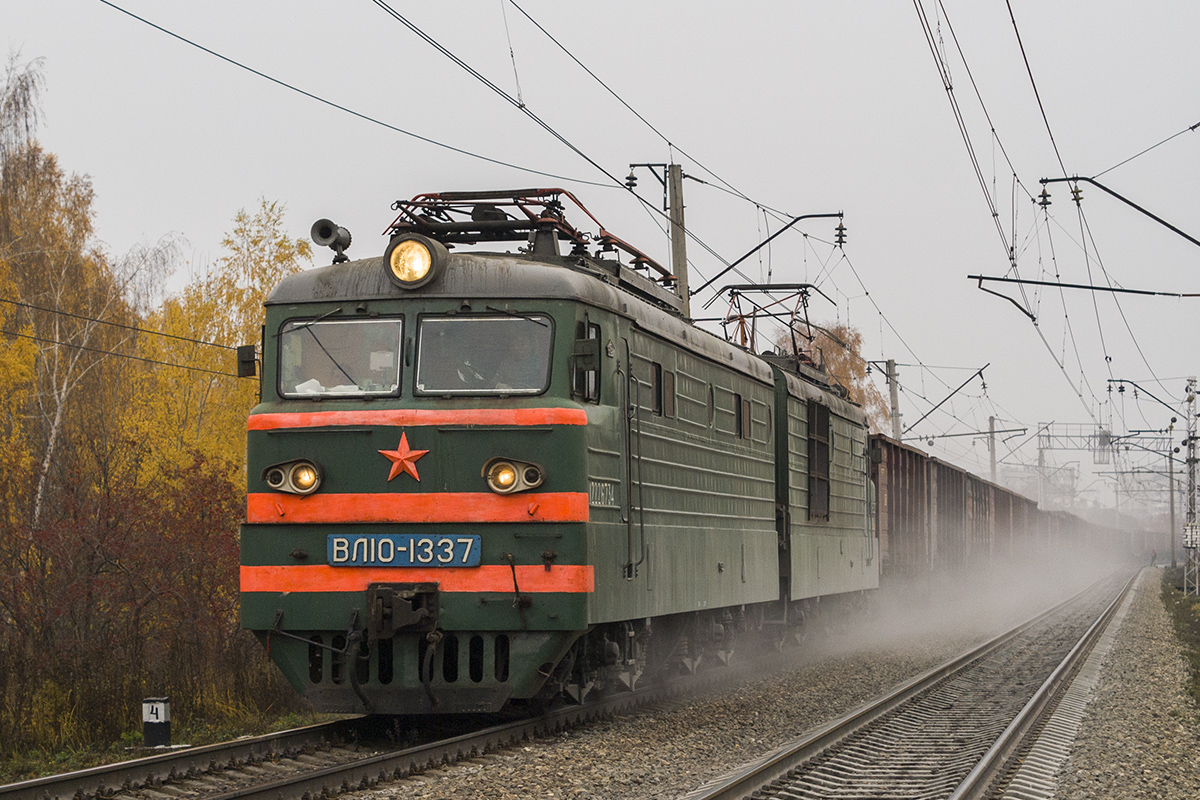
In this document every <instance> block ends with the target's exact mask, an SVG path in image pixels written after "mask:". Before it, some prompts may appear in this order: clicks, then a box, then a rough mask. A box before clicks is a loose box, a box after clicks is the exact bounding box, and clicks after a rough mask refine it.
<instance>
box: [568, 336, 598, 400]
mask: <svg viewBox="0 0 1200 800" xmlns="http://www.w3.org/2000/svg"><path fill="white" fill-rule="evenodd" d="M571 394H572V395H573V396H575V397H580V398H582V399H584V400H586V401H587V402H589V403H598V402H600V326H599V325H597V324H596V323H594V322H589V323H588V324H587V329H586V331H585V330H584V324H583V323H582V322H580V323H579V324H578V325H577V326H576V331H575V351H574V353H573V354H572V357H571Z"/></svg>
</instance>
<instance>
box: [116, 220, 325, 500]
mask: <svg viewBox="0 0 1200 800" xmlns="http://www.w3.org/2000/svg"><path fill="white" fill-rule="evenodd" d="M283 211H284V208H283V206H282V205H281V204H279V203H268V202H267V201H265V200H264V201H262V203H261V204H260V206H259V209H258V211H257V213H255V214H254V215H253V216H251V215H249V214H248V213H247V212H246V211H244V210H243V211H239V212H238V214H237V216H236V217H235V218H234V228H233V231H232V232H231V233H230V234H229V236H227V237H226V239H225V241H224V242H223V246H224V247H225V250H226V253H225V254H224V255H222V256H221V258H220V259H219V260H218V261H217V265H216V266H217V268H216V269H215V270H214V272H213V274H212V275H210V276H208V277H207V278H205V279H202V280H198V281H196V282H194V283H192V284H191V285H190V286H188V287H187V288H186V289H185V290H184V291H183V293H182V294H180V295H179V296H178V297H174V298H171V299H170V300H168V301H167V302H165V303H163V305H162V306H161V308H160V309H159V310H158V311H157V312H155V313H154V314H153V315H151V316H150V318H149V319H147V320H146V324H145V327H146V328H147V329H149V330H154V331H158V332H161V333H164V334H169V335H170V336H171V337H178V338H169V337H167V336H154V335H146V336H143V337H141V342H140V351H139V355H141V356H142V357H143V358H146V359H150V360H152V361H160V362H166V363H169V364H181V365H186V366H188V367H190V368H191V369H179V368H172V367H162V366H153V367H151V368H149V369H146V370H144V371H143V374H142V375H141V376H140V383H139V392H138V395H139V396H140V397H141V398H143V399H144V402H141V403H139V405H138V408H137V409H136V411H135V412H134V414H133V415H132V416H131V419H130V426H131V434H132V435H134V436H136V437H138V438H139V439H141V440H142V441H144V442H146V443H147V444H148V446H149V451H150V452H149V453H148V454H147V458H146V461H145V463H144V465H143V474H144V475H145V476H146V477H147V479H153V480H165V481H168V482H171V481H172V476H173V475H175V474H177V473H178V469H179V466H180V465H181V464H186V463H190V458H189V457H188V455H187V454H188V453H189V452H191V451H196V452H199V453H200V454H201V455H203V456H204V457H205V458H206V459H208V460H210V461H213V462H215V463H224V464H228V465H231V466H234V467H236V468H238V469H240V468H241V467H242V462H243V455H244V441H245V431H246V417H247V415H248V414H249V411H250V409H251V408H253V407H254V405H255V403H256V402H257V401H258V383H257V381H255V380H252V379H246V378H243V379H238V378H236V377H233V376H234V375H235V374H236V357H235V353H234V351H233V349H232V348H234V347H237V346H238V345H243V344H255V343H257V342H258V341H259V338H260V331H261V328H262V323H263V311H262V304H263V301H264V300H265V299H266V296H267V294H268V293H269V292H270V290H271V289H272V288H273V287H274V286H275V284H277V283H278V282H279V281H280V280H281V279H282V278H283V277H285V276H286V275H290V274H292V273H294V272H298V271H299V270H300V269H301V267H302V262H303V261H306V260H307V259H308V258H309V257H310V255H311V249H310V246H309V244H308V242H306V241H303V240H298V239H295V240H294V239H290V238H289V237H288V236H287V234H286V232H285V231H284V228H283ZM198 342H210V343H212V344H213V345H220V347H214V346H211V345H205V344H199V343H198ZM203 370H207V371H203Z"/></svg>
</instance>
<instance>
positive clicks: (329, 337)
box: [279, 319, 404, 398]
mask: <svg viewBox="0 0 1200 800" xmlns="http://www.w3.org/2000/svg"><path fill="white" fill-rule="evenodd" d="M403 333H404V321H403V320H401V319H354V320H320V319H318V320H290V321H288V322H286V323H284V325H283V328H282V329H280V331H279V394H280V395H281V396H283V397H301V398H313V397H322V396H325V397H329V396H337V397H366V396H387V395H396V394H398V393H399V391H400V343H401V341H402V336H403Z"/></svg>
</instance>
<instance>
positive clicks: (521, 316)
mask: <svg viewBox="0 0 1200 800" xmlns="http://www.w3.org/2000/svg"><path fill="white" fill-rule="evenodd" d="M484 308H485V309H486V310H488V311H495V312H496V313H497V314H505V315H507V316H510V317H517V318H519V319H527V320H529V321H530V322H536V323H537V324H538V325H541V326H542V327H543V328H549V327H550V323H549V322H546V321H545V320H540V319H538V318H537V317H535V316H533V315H532V314H522V313H521V312H520V311H509V310H508V309H505V308H495V307H493V306H484Z"/></svg>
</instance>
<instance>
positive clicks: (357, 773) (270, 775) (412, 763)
mask: <svg viewBox="0 0 1200 800" xmlns="http://www.w3.org/2000/svg"><path fill="white" fill-rule="evenodd" d="M1101 591H1103V589H1102V588H1100V587H1093V589H1091V590H1089V592H1091V594H1092V595H1096V594H1098V593H1100V592H1101ZM1112 591H1115V590H1110V591H1109V594H1110V595H1111V594H1112ZM1085 594H1086V593H1085ZM1096 602H1098V601H1096V600H1094V599H1093V600H1092V601H1091V605H1095V604H1096ZM1116 605H1117V603H1116V602H1114V603H1113V604H1112V606H1111V607H1110V612H1111V610H1112V609H1113V608H1116ZM1081 606H1088V601H1087V600H1086V599H1084V598H1082V597H1077V598H1075V599H1074V600H1072V601H1068V602H1067V603H1066V604H1063V605H1062V606H1059V607H1058V608H1057V609H1054V610H1052V611H1050V612H1047V613H1046V614H1044V615H1042V616H1040V617H1037V618H1035V619H1034V620H1031V621H1029V622H1027V623H1025V625H1023V626H1021V627H1020V628H1018V629H1014V630H1013V631H1010V632H1008V633H1006V634H1004V635H1002V636H1000V637H997V638H996V639H993V640H991V641H990V642H987V643H985V644H984V645H982V646H980V647H979V648H976V649H975V650H973V651H971V652H970V653H968V654H965V655H964V656H962V657H960V658H958V659H956V660H954V661H953V662H951V663H949V664H947V665H944V666H943V667H940V668H938V669H936V670H933V671H931V672H929V673H926V674H925V675H923V676H920V677H919V678H916V679H914V680H913V681H911V682H910V683H908V684H906V685H904V686H902V687H900V688H899V689H897V690H896V691H894V692H892V693H891V694H889V695H888V696H887V697H886V698H884V699H883V700H881V701H880V702H878V703H876V704H874V705H872V706H869V707H865V708H863V709H861V710H859V711H857V712H855V713H853V714H851V715H850V716H848V717H846V718H844V719H843V720H839V721H838V722H835V723H832V724H830V725H829V726H827V727H825V728H822V729H820V730H819V731H818V732H817V733H816V734H815V735H813V736H811V737H808V738H807V739H806V740H805V741H803V742H800V743H798V744H797V746H795V747H789V748H785V749H783V750H780V751H778V752H777V753H775V754H774V755H773V756H772V757H769V758H767V759H764V760H763V761H762V762H760V763H758V764H756V765H754V766H753V767H752V768H748V769H746V770H743V771H742V772H739V773H738V774H737V775H734V776H731V777H730V778H728V779H726V780H723V781H721V782H719V783H716V784H713V785H710V786H708V787H705V788H704V789H702V790H700V791H699V792H697V793H693V794H692V795H689V796H688V797H689V800H699V798H704V799H705V800H709V799H710V798H734V797H745V796H749V795H750V793H751V792H753V791H756V790H758V791H763V792H764V793H763V794H761V795H755V796H756V797H759V796H761V797H771V796H791V797H825V796H864V791H858V792H856V793H853V794H851V795H839V794H837V793H836V792H834V791H832V787H835V786H837V785H842V786H856V785H859V784H858V781H860V780H863V781H867V784H865V785H868V786H874V787H875V788H876V790H883V789H885V788H886V789H887V791H886V794H887V796H895V797H902V796H908V795H907V794H906V793H905V792H906V791H907V790H903V791H902V790H900V789H898V787H901V786H902V784H903V786H913V787H915V786H918V785H923V784H922V780H925V782H926V783H928V782H929V780H930V779H931V780H932V782H933V783H934V784H935V785H936V786H940V787H943V788H945V791H941V792H937V793H934V794H932V795H926V794H924V793H921V794H922V796H943V797H947V796H950V795H951V792H952V791H953V790H954V789H955V788H956V783H961V782H962V778H963V777H964V776H965V775H966V774H967V773H968V772H971V770H972V766H973V765H974V764H975V763H976V762H977V761H979V756H978V755H976V751H979V752H980V754H981V753H982V751H986V750H987V749H988V747H989V746H990V743H991V742H992V741H993V740H995V739H996V738H997V736H998V735H999V734H1000V732H1001V731H1002V730H1003V728H1004V727H1005V724H1007V723H1006V722H999V723H998V722H996V718H995V714H996V713H997V711H998V709H986V708H985V709H984V710H982V711H975V712H971V713H966V709H967V707H968V699H969V698H972V697H973V698H975V701H974V702H976V704H977V705H978V703H979V702H980V701H982V703H983V705H984V706H986V705H987V704H988V702H989V698H990V699H991V701H995V700H996V699H997V698H998V697H1003V698H1004V699H1005V700H1006V703H1005V704H1007V705H1011V703H1009V702H1007V700H1008V698H1009V696H1017V695H1020V694H1024V695H1032V694H1033V693H1034V692H1035V690H1038V683H1040V682H1041V681H1042V677H1036V678H1035V673H1036V672H1037V670H1038V669H1041V670H1042V671H1043V672H1049V671H1051V670H1054V669H1055V667H1054V665H1053V664H1051V665H1049V667H1048V668H1047V667H1046V665H1044V664H1043V665H1042V666H1041V667H1034V666H1024V667H1022V666H1020V665H1019V663H1018V662H1020V658H1018V657H1017V655H1018V654H1019V653H1020V651H1021V650H1023V649H1024V650H1028V649H1030V648H1031V647H1034V645H1033V644H1031V642H1037V641H1038V637H1039V636H1040V637H1042V639H1045V638H1046V637H1051V638H1053V636H1054V634H1051V633H1049V631H1050V630H1051V629H1052V628H1053V627H1054V622H1053V619H1054V618H1056V617H1054V615H1056V614H1063V613H1066V614H1069V615H1073V617H1074V618H1075V622H1074V626H1075V627H1076V628H1079V627H1080V626H1082V627H1084V628H1086V627H1088V622H1090V621H1091V620H1092V619H1093V618H1094V617H1095V614H1094V613H1092V612H1091V611H1089V610H1086V609H1084V608H1081ZM1088 607H1089V608H1090V606H1088ZM1092 627H1093V628H1094V629H1095V633H1097V634H1098V633H1099V630H1100V628H1101V627H1102V625H1101V622H1100V621H1096V623H1095V625H1093V626H1092ZM1060 638H1061V637H1060ZM1078 638H1079V637H1076V639H1078ZM1084 639H1085V640H1086V639H1088V637H1084ZM1072 641H1074V640H1072ZM1042 644H1045V642H1042ZM1087 646H1088V644H1087V643H1086V642H1085V641H1083V640H1081V641H1080V642H1079V643H1078V644H1077V645H1076V647H1075V648H1074V651H1078V652H1080V653H1082V652H1084V651H1086V649H1087ZM1068 649H1069V646H1068ZM1006 654H1007V655H1006ZM1061 655H1062V654H1061V653H1059V654H1058V656H1056V661H1055V663H1057V659H1061ZM1006 663H1007V666H998V665H1004V664H1006ZM754 669H755V667H754V666H753V665H751V666H748V667H747V669H746V675H749V674H752V673H753V671H754ZM1005 669H1008V670H1009V671H1007V672H1005V671H1004V670H1005ZM1013 669H1016V670H1017V671H1016V672H1015V673H1014V672H1013V671H1012V670H1013ZM1070 670H1071V667H1070V666H1060V667H1059V668H1058V670H1057V672H1056V673H1055V674H1056V675H1058V676H1059V677H1058V678H1057V683H1062V682H1063V681H1064V680H1065V678H1066V677H1067V675H1068V673H1069V672H1070ZM740 674H741V671H740V670H738V669H734V668H731V669H727V670H719V671H715V672H714V673H711V674H709V675H708V676H707V681H706V683H704V685H714V684H717V683H719V682H722V681H728V680H736V679H737V678H738V677H739V675H740ZM1014 674H1015V675H1018V677H1016V678H1014V677H1013V675H1014ZM1043 677H1044V676H1043ZM704 685H699V686H698V685H697V684H696V683H695V682H693V683H692V684H691V685H690V686H688V687H686V688H684V687H682V686H678V685H677V686H671V687H666V688H664V687H659V688H657V689H645V690H639V691H636V692H632V693H628V694H623V695H620V696H616V697H614V698H611V699H609V700H606V701H601V702H599V703H595V704H589V705H587V706H570V707H567V708H563V709H560V710H557V711H554V712H552V713H549V714H546V715H544V716H541V717H539V718H536V719H526V720H518V721H513V722H509V723H504V724H497V725H492V726H490V727H487V728H483V729H479V730H472V731H468V732H466V733H462V734H460V735H455V736H449V737H441V738H438V740H437V741H432V742H428V743H422V744H418V745H414V746H411V747H406V748H404V749H393V748H392V747H382V746H378V745H377V746H375V747H374V748H372V747H371V746H366V745H364V743H368V742H372V741H373V742H376V743H379V742H385V741H386V739H385V738H384V736H383V735H381V733H382V732H380V731H378V730H376V731H374V732H373V733H372V732H371V731H369V730H368V729H367V728H366V727H364V726H365V725H366V724H367V721H368V720H367V718H356V719H350V720H344V721H341V722H338V723H331V724H329V725H322V726H312V727H310V728H304V729H299V730H296V731H288V732H284V733H279V734H273V735H270V736H264V737H255V738H253V739H245V740H240V741H238V742H232V743H228V744H222V745H210V746H207V747H199V748H191V749H188V750H182V751H179V752H174V753H169V754H163V755H156V756H151V757H149V758H143V759H139V760H137V761H130V762H124V763H121V764H115V765H111V766H106V767H96V768H93V769H90V770H83V771H81V772H77V773H71V774H68V775H63V776H53V777H47V778H41V779H36V780H32V781H26V782H24V783H20V784H12V785H9V786H4V787H0V800H175V799H176V798H180V797H186V798H188V799H189V800H192V799H193V798H195V799H196V800H235V798H236V799H237V800H250V799H253V800H305V799H307V800H311V798H315V797H322V796H324V797H329V796H333V795H336V794H339V793H342V792H346V791H350V790H357V789H367V788H371V787H373V786H376V785H378V784H380V783H385V782H388V781H391V780H395V779H400V778H404V777H406V776H409V775H413V774H416V773H419V772H421V771H424V770H426V769H428V768H430V767H435V766H440V765H445V764H451V763H454V762H457V761H460V760H464V759H470V758H473V757H476V756H481V755H484V754H486V753H489V752H493V751H495V750H498V749H501V748H503V747H507V746H511V745H513V744H516V743H519V742H521V741H523V740H526V739H529V738H533V737H536V736H543V735H548V734H553V733H556V732H559V731H562V730H565V729H568V728H571V727H574V726H577V725H580V724H585V723H587V722H589V721H592V720H596V719H603V718H608V717H611V716H613V715H616V714H622V713H627V712H630V711H632V710H634V709H636V708H637V707H639V706H642V705H644V704H647V703H651V702H657V701H659V700H662V699H663V698H664V697H666V696H672V695H678V694H681V693H687V692H690V691H692V690H696V689H701V688H704ZM998 685H999V686H1001V687H1003V690H998V689H997V688H996V687H997V686H998ZM931 687H932V688H931ZM1014 687H1015V688H1023V689H1028V691H1027V692H1016V691H1009V690H1010V689H1013V688H1014ZM1037 694H1038V695H1039V696H1040V697H1042V702H1043V703H1044V702H1048V700H1049V699H1050V696H1051V694H1052V692H1051V691H1050V690H1049V689H1047V688H1043V689H1042V690H1039V691H1037ZM918 701H919V702H921V703H923V704H924V705H923V706H922V709H923V710H920V711H915V712H912V713H913V714H915V715H916V716H912V715H911V714H909V713H908V712H904V711H902V710H901V706H902V705H903V704H905V703H914V702H918ZM1020 702H1022V703H1023V702H1024V700H1021V701H1020ZM993 705H1001V704H998V703H995V702H993ZM956 710H957V711H960V712H963V713H960V714H957V715H955V716H956V717H959V716H961V717H965V718H971V717H972V716H974V717H977V718H978V719H984V720H986V722H985V724H983V725H982V726H977V727H981V728H982V729H984V730H987V731H990V732H989V733H987V734H986V736H985V734H983V733H975V732H968V730H969V725H970V724H971V723H966V722H964V723H957V722H952V721H951V720H950V717H951V714H950V713H949V712H951V711H956ZM1018 712H1019V709H1017V710H1014V711H1013V712H1012V713H1011V714H1009V715H1008V716H1009V718H1012V717H1013V716H1014V715H1016V714H1017V713H1018ZM1020 713H1021V715H1022V717H1023V719H1025V720H1026V721H1025V722H1023V723H1022V724H1023V725H1024V726H1026V727H1027V726H1028V725H1030V724H1032V723H1033V722H1034V721H1035V717H1036V714H1034V713H1033V711H1032V710H1030V711H1027V712H1020ZM914 720H915V721H914ZM426 722H428V720H427V721H426ZM870 724H874V725H875V726H876V727H879V726H882V727H883V729H884V733H883V734H882V736H883V737H884V738H882V739H880V740H878V741H876V742H875V743H871V742H870V737H869V736H868V734H867V733H865V732H864V731H863V730H862V729H865V728H866V727H867V726H868V725H870ZM926 729H928V730H937V731H940V732H941V734H940V735H941V737H942V738H941V739H934V740H933V741H932V743H926V744H916V742H917V733H918V732H920V731H923V730H926ZM987 736H990V738H986V737H987ZM960 740H961V741H960ZM1019 740H1020V737H1019V735H1018V731H1017V730H1016V729H1014V731H1013V732H1012V733H1010V734H1009V735H1008V736H1007V738H1006V739H1005V741H1007V744H1006V745H1004V746H1003V747H1002V748H1001V746H999V745H998V746H997V748H994V749H997V750H998V751H999V750H1002V751H1003V753H1004V754H1011V752H1012V750H1013V749H1014V748H1015V747H1017V746H1018V744H1019ZM898 741H903V742H907V743H910V744H912V745H913V746H912V747H910V748H909V749H911V750H913V751H914V753H915V755H912V756H911V757H910V756H899V755H896V754H895V751H896V749H897V742H898ZM947 742H950V744H947ZM833 743H837V744H838V745H839V746H840V747H841V748H842V750H843V751H845V753H847V754H848V756H838V755H836V754H835V753H834V751H833V750H831V749H829V748H830V746H831V744H833ZM872 748H875V750H874V751H873V750H872ZM922 751H924V754H922ZM947 753H950V754H952V756H953V757H952V759H951V760H953V761H955V762H956V764H955V766H953V767H946V766H945V764H944V763H941V762H944V761H945V759H944V758H941V762H939V758H940V757H941V756H945V755H946V754H947ZM847 757H848V758H849V760H850V762H851V764H852V765H853V764H854V763H855V762H857V763H858V765H859V767H858V769H859V772H858V773H857V774H856V773H855V772H854V770H853V768H851V767H846V766H844V765H843V764H842V762H841V761H839V759H845V758H847ZM803 762H807V764H804V763H803ZM888 762H891V763H890V764H889V763H888ZM993 763H994V764H996V765H1000V766H993V767H990V768H986V769H984V768H979V769H977V770H976V772H978V775H976V772H971V774H972V775H975V778H973V780H975V781H976V782H978V783H981V784H985V783H986V782H989V781H990V780H991V778H992V777H993V776H994V775H995V773H996V771H997V770H998V769H1001V768H1002V765H1003V763H1005V762H1004V761H1003V759H1002V758H999V757H997V758H994V759H993ZM862 765H868V766H870V769H868V770H867V771H866V774H863V771H862ZM885 765H887V768H886V769H890V768H893V767H898V768H899V769H898V770H897V771H898V772H900V773H905V775H904V776H903V777H902V778H900V777H896V776H895V775H894V774H892V773H889V772H887V771H886V769H885ZM815 767H820V769H815ZM806 770H807V771H809V772H811V773H812V774H813V775H814V776H816V777H815V778H814V779H813V780H815V781H816V785H817V786H818V787H824V788H822V789H819V790H818V791H816V792H815V793H807V794H804V793H797V794H793V795H779V794H778V792H777V793H776V794H775V795H771V794H770V793H769V788H768V789H764V788H763V787H764V786H767V785H769V784H772V783H773V782H774V783H775V784H776V786H777V787H778V786H781V785H782V784H780V783H779V781H780V780H781V779H784V778H786V776H788V775H789V774H791V773H794V774H795V775H800V774H801V773H802V772H804V771H806ZM922 776H924V778H922ZM956 776H957V777H956ZM947 787H948V788H947ZM822 792H825V793H822ZM865 794H866V795H868V796H869V794H870V791H869V790H866V791H865ZM956 796H962V797H969V796H977V795H969V794H962V795H956Z"/></svg>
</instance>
